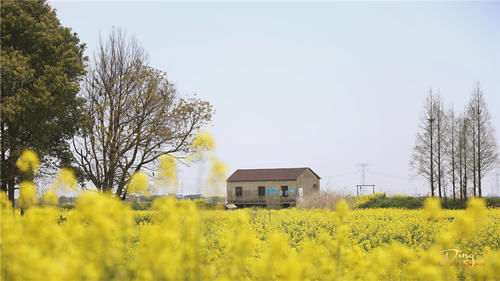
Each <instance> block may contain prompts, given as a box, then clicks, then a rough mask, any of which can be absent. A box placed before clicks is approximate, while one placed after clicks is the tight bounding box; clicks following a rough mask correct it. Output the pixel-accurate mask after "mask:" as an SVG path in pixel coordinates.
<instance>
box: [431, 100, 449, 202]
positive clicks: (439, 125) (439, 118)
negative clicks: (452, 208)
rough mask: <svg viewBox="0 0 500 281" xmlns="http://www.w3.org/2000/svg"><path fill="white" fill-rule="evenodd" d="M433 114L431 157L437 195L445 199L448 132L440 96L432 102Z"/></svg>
mask: <svg viewBox="0 0 500 281" xmlns="http://www.w3.org/2000/svg"><path fill="white" fill-rule="evenodd" d="M433 106H434V109H433V113H434V116H435V123H436V126H435V140H436V144H435V153H436V155H435V157H433V158H434V159H435V161H436V176H437V185H438V194H439V198H442V197H443V196H444V197H446V190H445V186H446V183H445V180H444V179H445V177H444V176H445V173H444V168H445V158H446V153H445V151H446V146H447V141H446V135H447V132H448V128H447V125H448V122H447V116H446V114H445V112H444V109H443V105H442V101H441V97H440V95H439V94H438V95H436V96H434V101H433Z"/></svg>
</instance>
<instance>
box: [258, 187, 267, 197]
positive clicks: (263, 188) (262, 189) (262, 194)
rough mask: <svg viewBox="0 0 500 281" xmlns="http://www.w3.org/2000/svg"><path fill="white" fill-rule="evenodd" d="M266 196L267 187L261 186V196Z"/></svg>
mask: <svg viewBox="0 0 500 281" xmlns="http://www.w3.org/2000/svg"><path fill="white" fill-rule="evenodd" d="M265 195H266V187H265V186H259V196H265Z"/></svg>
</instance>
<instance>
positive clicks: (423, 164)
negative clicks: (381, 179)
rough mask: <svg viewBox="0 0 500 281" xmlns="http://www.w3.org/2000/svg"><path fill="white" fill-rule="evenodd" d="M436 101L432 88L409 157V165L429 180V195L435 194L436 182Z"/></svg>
mask: <svg viewBox="0 0 500 281" xmlns="http://www.w3.org/2000/svg"><path fill="white" fill-rule="evenodd" d="M436 115H437V114H436V101H435V97H434V96H433V92H432V89H430V90H429V94H428V95H427V97H426V100H425V104H424V112H423V115H422V118H421V123H420V132H418V133H417V136H416V141H415V147H414V150H413V154H412V157H411V159H410V166H411V167H412V168H413V169H414V170H415V172H416V174H418V175H421V176H423V177H424V178H426V179H427V180H428V181H429V185H430V188H431V195H432V196H434V194H435V182H436V179H435V177H436V174H437V173H436V167H435V165H434V164H435V161H436V160H435V158H436V140H435V130H436V129H435V126H436V123H435V121H436Z"/></svg>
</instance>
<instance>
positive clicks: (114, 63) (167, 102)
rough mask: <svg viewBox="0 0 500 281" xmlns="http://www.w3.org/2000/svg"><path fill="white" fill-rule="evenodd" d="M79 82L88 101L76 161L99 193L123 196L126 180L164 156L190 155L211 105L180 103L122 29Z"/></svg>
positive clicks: (75, 146) (76, 142)
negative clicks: (191, 145)
mask: <svg viewBox="0 0 500 281" xmlns="http://www.w3.org/2000/svg"><path fill="white" fill-rule="evenodd" d="M99 43H100V44H99V50H98V51H97V52H96V53H94V56H93V60H92V64H91V65H90V67H89V69H88V75H87V77H86V79H85V81H84V83H83V96H84V98H85V99H86V101H87V102H86V104H85V108H84V117H85V118H84V122H83V124H82V130H81V132H80V136H79V137H76V138H74V139H73V151H74V159H75V162H76V163H77V164H78V166H79V168H80V169H81V170H82V171H83V173H84V174H85V175H86V177H87V178H88V179H89V180H90V181H91V182H92V183H93V184H94V185H95V187H96V188H97V190H99V191H101V192H115V193H116V195H117V196H120V197H121V198H122V199H124V198H125V196H126V193H127V191H126V182H127V181H128V179H129V178H130V176H131V175H132V174H133V173H134V172H136V171H138V170H140V169H144V168H148V167H150V166H151V165H152V164H153V163H154V162H155V160H157V159H158V158H159V157H160V156H161V155H162V154H174V153H177V154H178V155H177V156H182V155H185V154H187V153H189V152H190V149H191V147H190V143H191V140H192V137H193V135H194V133H196V131H197V130H198V129H199V128H200V127H201V126H203V125H205V124H207V123H208V122H209V121H210V120H211V118H212V114H213V110H212V107H211V105H210V104H209V103H208V102H206V101H202V100H199V99H196V98H191V99H184V98H180V97H179V96H178V95H177V93H176V90H175V87H174V85H173V84H172V83H170V82H169V81H168V80H167V77H166V74H165V73H164V72H162V71H159V70H157V69H154V68H152V67H150V66H149V65H148V64H147V55H146V52H145V51H144V49H143V48H142V47H141V46H140V45H139V44H138V43H137V41H136V40H135V39H134V38H133V37H130V38H127V36H126V34H125V33H124V32H123V31H120V30H116V29H115V30H113V31H112V32H111V33H110V34H109V36H108V37H107V38H106V40H105V41H103V40H102V39H101V40H100V42H99Z"/></svg>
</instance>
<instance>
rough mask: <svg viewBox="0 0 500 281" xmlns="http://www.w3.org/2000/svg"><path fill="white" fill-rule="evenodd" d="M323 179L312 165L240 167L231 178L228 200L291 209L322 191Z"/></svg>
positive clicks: (251, 205) (247, 204)
mask: <svg viewBox="0 0 500 281" xmlns="http://www.w3.org/2000/svg"><path fill="white" fill-rule="evenodd" d="M320 179H321V178H320V177H319V176H318V175H317V174H316V173H315V172H313V170H311V169H310V168H282V169H238V170H236V171H235V172H234V173H233V174H232V175H231V176H230V177H229V178H228V179H227V203H228V204H234V205H236V206H237V207H238V208H244V207H268V208H287V207H292V206H295V205H296V204H297V201H298V200H300V199H301V198H303V197H307V196H308V195H310V194H312V193H315V192H319V188H320V186H319V180H320Z"/></svg>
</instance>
